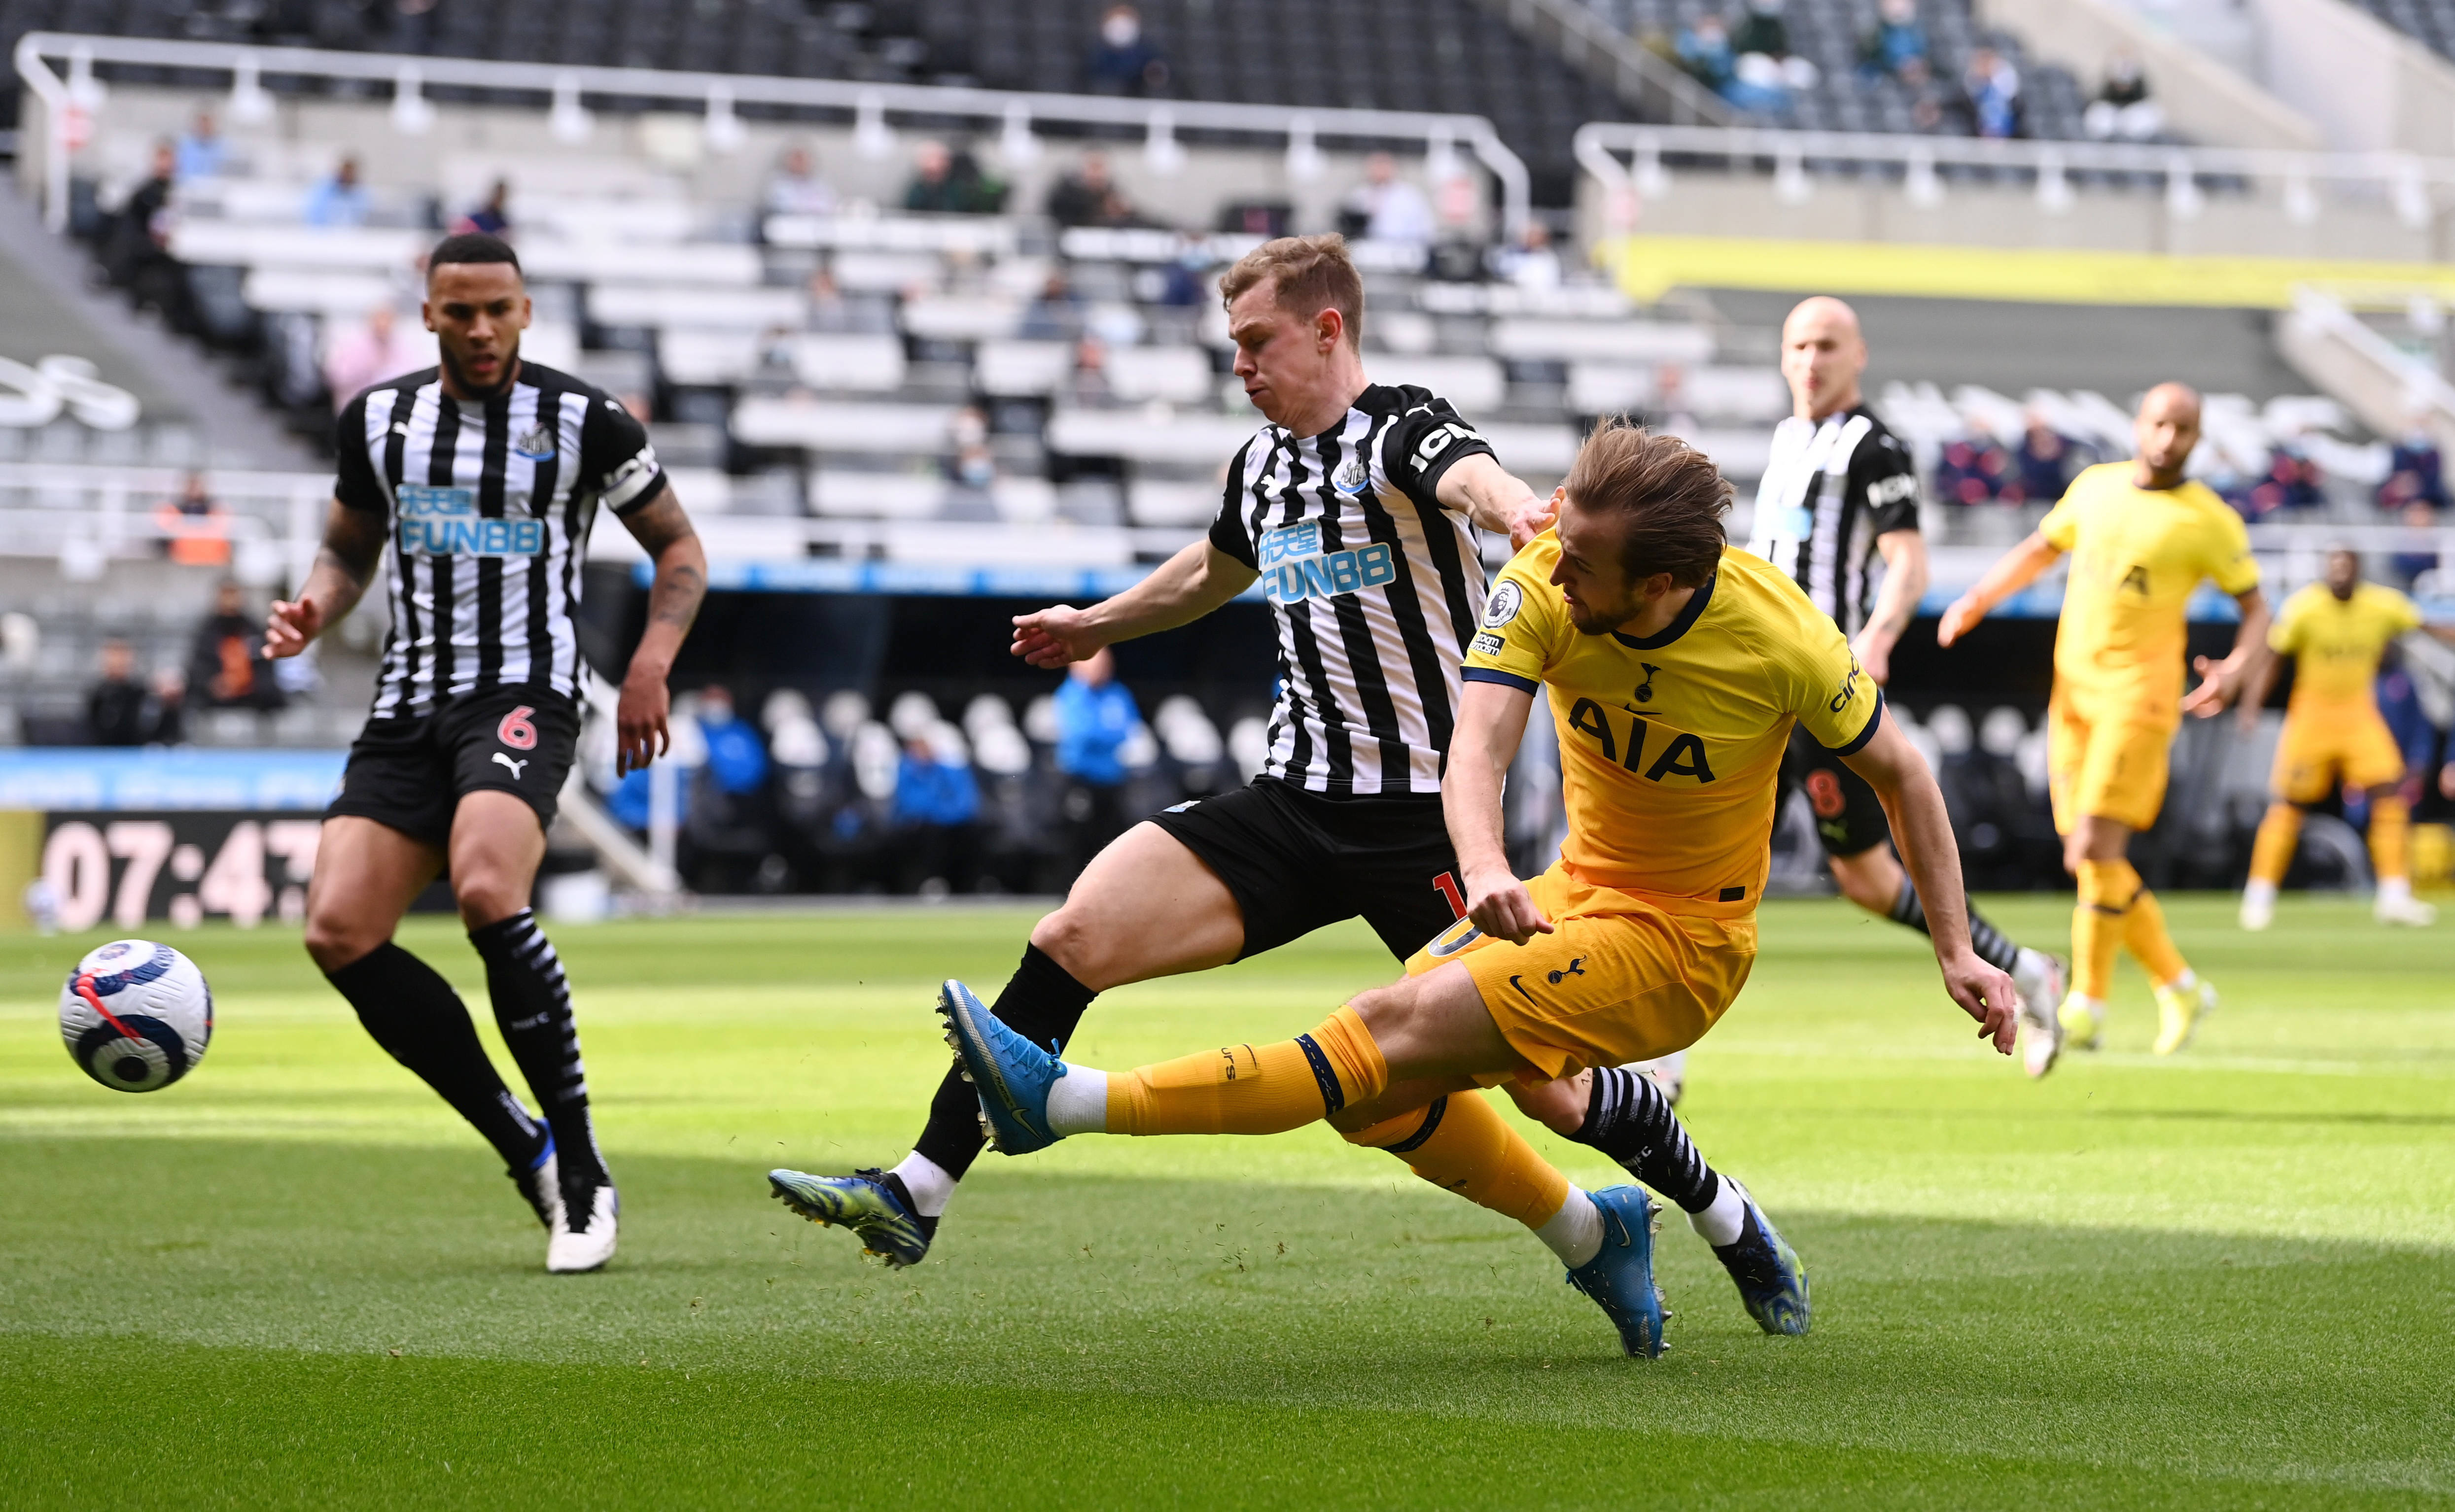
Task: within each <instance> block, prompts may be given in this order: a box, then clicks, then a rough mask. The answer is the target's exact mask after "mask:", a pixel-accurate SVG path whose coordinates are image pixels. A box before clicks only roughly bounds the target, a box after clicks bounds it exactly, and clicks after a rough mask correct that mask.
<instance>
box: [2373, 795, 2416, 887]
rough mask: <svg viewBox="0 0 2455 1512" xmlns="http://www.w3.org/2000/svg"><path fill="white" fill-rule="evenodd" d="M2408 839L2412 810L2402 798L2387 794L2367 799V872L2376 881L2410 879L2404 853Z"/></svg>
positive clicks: (2407, 846) (2410, 837)
mask: <svg viewBox="0 0 2455 1512" xmlns="http://www.w3.org/2000/svg"><path fill="white" fill-rule="evenodd" d="M2411 840H2412V810H2411V808H2410V807H2408V806H2407V805H2406V804H2405V803H2404V799H2403V797H2401V796H2398V795H2395V794H2389V795H2387V796H2385V797H2383V798H2372V799H2370V869H2371V870H2372V871H2375V872H2377V873H2378V875H2379V880H2381V881H2385V880H2386V879H2387V878H2389V877H2410V876H2411V875H2412V867H2411V863H2410V861H2409V860H2407V859H2406V857H2405V853H2406V851H2407V849H2408V848H2409V846H2410V843H2411Z"/></svg>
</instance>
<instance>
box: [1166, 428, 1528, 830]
mask: <svg viewBox="0 0 2455 1512" xmlns="http://www.w3.org/2000/svg"><path fill="white" fill-rule="evenodd" d="M1476 454H1484V455H1489V454H1491V445H1490V443H1488V442H1486V441H1485V440H1484V438H1483V437H1482V436H1480V435H1478V434H1476V433H1475V431H1474V428H1473V427H1471V426H1470V425H1468V424H1467V423H1466V422H1465V421H1464V420H1461V419H1459V418H1458V413H1457V411H1455V410H1453V409H1451V407H1450V405H1449V402H1448V401H1447V400H1444V399H1437V398H1434V397H1433V396H1432V395H1431V394H1430V393H1429V392H1427V391H1425V390H1423V389H1417V388H1390V387H1386V386H1383V385H1380V384H1375V385H1373V386H1371V387H1370V388H1368V389H1366V390H1365V391H1364V392H1363V393H1361V394H1360V395H1358V396H1357V397H1356V400H1355V403H1354V405H1353V406H1352V407H1351V408H1350V409H1349V411H1348V412H1347V417H1346V418H1345V419H1344V420H1342V421H1340V422H1339V423H1338V424H1336V425H1334V426H1332V427H1330V428H1329V430H1328V431H1325V432H1323V433H1321V434H1319V435H1310V436H1298V435H1294V434H1291V433H1288V432H1287V431H1285V430H1283V429H1281V428H1280V427H1278V426H1275V425H1266V426H1264V427H1263V428H1262V429H1261V431H1260V432H1259V433H1257V434H1255V435H1254V437H1253V438H1252V439H1251V440H1249V441H1248V442H1246V443H1245V446H1244V449H1243V450H1241V451H1239V452H1238V453H1237V454H1236V459H1235V460H1234V461H1233V462H1231V463H1229V464H1228V488H1227V496H1226V497H1225V498H1224V499H1223V500H1221V503H1220V509H1219V518H1218V519H1217V520H1216V521H1214V522H1213V523H1212V525H1211V527H1210V543H1211V544H1212V545H1213V546H1215V547H1217V548H1218V549H1219V550H1220V551H1222V552H1224V553H1226V554H1228V555H1229V556H1233V557H1234V558H1236V559H1237V560H1238V561H1240V562H1243V563H1244V564H1245V565H1246V566H1248V567H1251V568H1254V569H1255V570H1257V571H1259V572H1260V573H1261V575H1262V595H1263V597H1264V598H1265V599H1267V600H1268V602H1269V605H1270V611H1271V615H1272V618H1273V620H1274V621H1275V623H1276V626H1277V630H1278V636H1279V699H1278V707H1277V708H1275V709H1274V710H1272V711H1271V715H1270V731H1269V734H1270V756H1269V763H1268V766H1267V767H1266V768H1265V771H1266V773H1267V774H1268V776H1275V777H1280V778H1283V779H1284V780H1286V781H1288V782H1292V783H1294V784H1296V785H1297V786H1299V787H1304V788H1308V789H1310V790H1311V791H1313V792H1316V793H1330V794H1353V795H1359V796H1378V795H1383V794H1398V793H1437V792H1439V791H1440V787H1441V760H1442V756H1444V754H1445V753H1446V752H1447V751H1448V750H1449V744H1450V732H1451V727H1452V725H1453V724H1454V723H1455V721H1456V717H1457V699H1458V667H1459V664H1460V663H1461V662H1462V661H1463V660H1464V659H1465V655H1466V641H1467V637H1468V636H1469V635H1472V634H1473V633H1474V624H1475V620H1476V618H1477V616H1479V615H1481V614H1482V613H1483V594H1484V576H1483V559H1482V557H1481V555H1480V554H1478V550H1477V545H1476V540H1475V533H1474V528H1473V526H1472V525H1471V524H1470V523H1469V522H1468V521H1467V519H1466V517H1465V516H1464V515H1463V514H1452V513H1451V512H1450V511H1448V510H1445V509H1443V508H1442V507H1441V503H1440V500H1439V498H1438V497H1437V496H1435V494H1434V490H1435V489H1437V488H1438V486H1439V484H1440V480H1441V474H1444V473H1446V472H1448V471H1449V470H1450V469H1451V467H1453V466H1455V465H1456V463H1457V461H1458V459H1459V458H1461V457H1467V456H1473V455H1476Z"/></svg>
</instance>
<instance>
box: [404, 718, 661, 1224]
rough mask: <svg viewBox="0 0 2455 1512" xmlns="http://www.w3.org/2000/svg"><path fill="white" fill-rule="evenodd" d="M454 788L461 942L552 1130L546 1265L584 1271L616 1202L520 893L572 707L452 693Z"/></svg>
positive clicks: (554, 964)
mask: <svg viewBox="0 0 2455 1512" xmlns="http://www.w3.org/2000/svg"><path fill="white" fill-rule="evenodd" d="M438 726H439V730H438V738H439V739H440V740H441V741H442V743H443V744H444V745H445V747H446V748H447V749H448V750H449V751H450V752H451V753H452V757H453V764H454V780H455V784H456V787H457V791H458V793H459V795H460V796H459V798H458V801H457V803H456V805H455V807H454V812H453V819H452V838H451V876H452V896H453V898H454V900H455V901H456V902H457V904H458V905H459V909H460V922H461V924H462V925H463V926H464V927H465V928H466V929H467V930H468V932H469V943H470V945H471V946H472V947H473V948H474V949H475V950H476V951H477V956H478V958H479V959H481V960H483V961H484V962H485V963H486V993H487V996H488V997H489V998H492V999H493V1002H494V1008H495V1027H496V1028H497V1029H498V1030H499V1031H501V1033H502V1036H503V1044H504V1046H505V1047H506V1048H507V1049H509V1050H510V1051H511V1053H512V1058H513V1059H514V1060H515V1061H517V1063H518V1065H519V1068H520V1075H521V1076H522V1077H523V1078H524V1079H526V1080H527V1081H528V1085H529V1094H530V1096H532V1097H534V1098H536V1099H537V1101H538V1111H539V1112H540V1113H541V1114H542V1115H543V1116H544V1118H545V1120H546V1125H547V1127H549V1128H550V1129H552V1130H553V1131H554V1143H555V1159H556V1163H557V1165H558V1180H559V1182H560V1186H561V1190H562V1221H561V1222H559V1223H558V1224H556V1225H554V1228H553V1234H554V1237H553V1240H552V1241H551V1242H550V1243H549V1244H548V1245H547V1248H546V1268H547V1269H548V1270H551V1271H558V1272H571V1271H586V1270H595V1269H596V1268H597V1267H599V1266H600V1265H602V1264H604V1263H605V1261H606V1260H609V1259H610V1258H612V1256H613V1253H614V1242H615V1230H616V1226H617V1215H618V1213H619V1208H620V1203H619V1199H618V1197H617V1195H616V1193H615V1190H614V1181H613V1178H612V1177H611V1176H610V1175H608V1174H607V1172H606V1169H605V1158H604V1155H603V1154H602V1152H600V1151H599V1149H598V1146H597V1129H596V1125H595V1122H594V1120H593V1119H592V1118H591V1117H590V1113H589V1106H588V1075H587V1069H586V1067H585V1065H584V1064H583V1063H582V1062H581V1059H580V1055H579V1026H578V1022H577V1021H576V1020H575V1019H574V1018H573V1016H572V1011H571V983H570V982H569V980H568V979H567V978H565V977H564V976H563V972H562V960H561V958H559V957H558V956H557V955H556V954H555V949H554V943H553V941H551V940H549V939H547V938H546V937H545V932H544V931H543V930H542V929H540V928H539V927H538V920H537V914H536V912H535V911H534V910H533V909H532V908H531V907H530V901H529V900H530V898H531V897H532V896H533V895H534V893H535V892H536V889H537V873H538V864H539V863H540V862H542V861H543V860H544V859H545V838H546V829H547V827H548V826H549V825H551V824H552V823H553V822H554V814H555V804H556V799H557V798H558V796H559V795H560V794H561V792H562V783H563V778H564V777H565V776H567V775H568V773H569V771H570V766H571V758H572V755H573V753H574V751H576V750H577V748H578V738H579V716H578V709H577V708H576V707H575V706H573V704H572V703H571V702H570V700H568V699H564V698H561V697H559V696H556V695H553V694H551V693H546V692H543V691H540V690H538V689H532V688H510V689H503V690H500V691H498V692H495V693H492V694H486V695H480V696H473V697H470V698H467V699H464V700H462V701H461V702H460V703H458V704H457V706H455V707H453V708H451V709H450V710H449V711H448V712H447V713H446V714H444V715H442V716H438Z"/></svg>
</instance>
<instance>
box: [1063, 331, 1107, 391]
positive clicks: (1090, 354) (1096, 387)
mask: <svg viewBox="0 0 2455 1512" xmlns="http://www.w3.org/2000/svg"><path fill="white" fill-rule="evenodd" d="M1065 392H1066V395H1067V397H1069V398H1071V399H1072V400H1073V402H1074V403H1075V404H1076V405H1077V406H1079V407H1080V408H1083V409H1086V410H1101V409H1106V408H1107V407H1108V406H1110V405H1113V404H1115V403H1116V402H1117V395H1116V391H1115V390H1114V389H1111V388H1110V387H1109V386H1108V349H1107V347H1106V344H1105V343H1103V342H1102V341H1101V340H1100V338H1099V337H1097V336H1095V335H1091V334H1089V333H1085V335H1084V337H1083V339H1082V340H1080V341H1078V342H1076V343H1074V372H1073V374H1072V375H1071V376H1070V377H1069V378H1068V379H1067V380H1066V388H1065Z"/></svg>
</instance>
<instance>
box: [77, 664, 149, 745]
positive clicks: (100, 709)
mask: <svg viewBox="0 0 2455 1512" xmlns="http://www.w3.org/2000/svg"><path fill="white" fill-rule="evenodd" d="M151 704H152V695H151V694H150V693H148V692H147V690H146V687H145V685H144V684H143V683H141V682H139V681H137V680H136V653H135V651H134V649H133V648H132V647H131V646H130V645H129V644H128V642H126V641H124V640H118V639H112V640H106V641H104V642H103V643H102V678H101V680H100V681H98V682H96V683H95V684H94V685H93V686H92V687H91V688H90V689H88V690H86V696H85V737H86V739H87V741H88V742H89V743H91V744H93V745H116V746H127V745H143V744H144V743H145V742H146V741H148V740H150V739H152V737H153V724H154V716H153V711H152V708H151V707H149V706H150V705H151Z"/></svg>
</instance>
